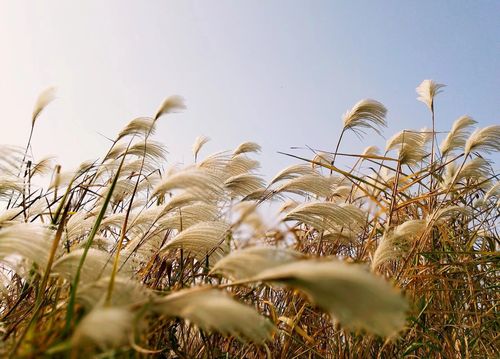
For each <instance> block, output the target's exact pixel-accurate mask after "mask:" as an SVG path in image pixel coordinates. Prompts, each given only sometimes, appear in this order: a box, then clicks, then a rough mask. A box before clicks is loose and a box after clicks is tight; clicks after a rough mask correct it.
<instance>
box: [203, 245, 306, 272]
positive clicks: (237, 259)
mask: <svg viewBox="0 0 500 359" xmlns="http://www.w3.org/2000/svg"><path fill="white" fill-rule="evenodd" d="M302 258H304V255H303V254H302V253H299V252H296V251H294V250H291V249H285V248H276V247H251V248H246V249H241V250H236V251H233V252H231V253H229V254H228V255H227V256H225V257H224V258H222V259H221V260H220V261H218V262H217V263H215V265H214V266H213V268H212V270H211V273H217V274H222V275H223V276H224V277H228V278H230V279H231V280H240V279H245V278H251V277H254V276H256V275H257V274H259V273H260V272H262V271H264V270H266V269H271V268H274V267H277V266H280V265H283V264H287V263H291V262H295V261H297V260H299V259H302Z"/></svg>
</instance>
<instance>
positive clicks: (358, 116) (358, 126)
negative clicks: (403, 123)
mask: <svg viewBox="0 0 500 359" xmlns="http://www.w3.org/2000/svg"><path fill="white" fill-rule="evenodd" d="M386 114H387V109H386V108H385V107H384V105H382V104H381V103H380V102H378V101H375V100H372V99H364V100H361V101H359V102H357V103H356V104H355V105H354V107H353V108H352V109H350V110H348V111H347V112H346V113H345V114H344V116H343V117H342V121H343V124H344V130H352V131H354V132H359V131H361V132H363V131H362V130H363V129H365V128H366V129H372V130H374V131H375V132H377V133H378V134H380V133H381V132H380V128H381V127H387V123H386V121H385V116H386Z"/></svg>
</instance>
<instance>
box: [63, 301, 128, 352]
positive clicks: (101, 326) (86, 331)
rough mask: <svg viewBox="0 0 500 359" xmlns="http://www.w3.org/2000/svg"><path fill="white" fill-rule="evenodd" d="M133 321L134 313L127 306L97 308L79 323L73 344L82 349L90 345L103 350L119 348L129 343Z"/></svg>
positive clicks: (73, 337) (72, 340)
mask: <svg viewBox="0 0 500 359" xmlns="http://www.w3.org/2000/svg"><path fill="white" fill-rule="evenodd" d="M133 322H134V315H133V314H132V312H130V311H129V310H127V309H126V308H115V307H101V308H95V309H94V310H92V311H91V312H90V313H89V314H87V315H86V316H85V317H83V319H82V320H81V322H80V323H79V324H78V326H77V327H76V329H75V332H74V334H73V336H72V338H71V344H72V345H73V347H75V348H80V350H82V351H84V350H85V349H87V348H88V347H89V345H91V346H96V347H98V348H99V349H101V350H106V349H108V350H109V349H114V348H119V347H120V346H122V345H125V344H127V343H128V341H129V337H130V336H131V334H132V332H133Z"/></svg>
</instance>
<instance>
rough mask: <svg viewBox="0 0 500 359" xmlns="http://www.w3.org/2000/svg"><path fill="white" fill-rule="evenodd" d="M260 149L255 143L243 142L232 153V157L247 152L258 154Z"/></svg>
mask: <svg viewBox="0 0 500 359" xmlns="http://www.w3.org/2000/svg"><path fill="white" fill-rule="evenodd" d="M260 151H261V147H260V146H259V145H258V144H257V143H255V142H243V143H241V144H240V145H239V146H238V147H236V149H235V150H234V151H233V156H237V155H239V154H241V153H248V152H260Z"/></svg>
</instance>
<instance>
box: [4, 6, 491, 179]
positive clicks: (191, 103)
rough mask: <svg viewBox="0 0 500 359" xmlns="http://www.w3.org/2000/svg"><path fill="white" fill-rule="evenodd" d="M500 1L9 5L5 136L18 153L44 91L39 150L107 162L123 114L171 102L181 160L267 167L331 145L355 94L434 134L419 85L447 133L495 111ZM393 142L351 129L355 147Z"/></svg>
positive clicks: (168, 123)
mask: <svg viewBox="0 0 500 359" xmlns="http://www.w3.org/2000/svg"><path fill="white" fill-rule="evenodd" d="M499 24H500V2H499V1H457V0H453V1H451V0H450V1H404V2H402V1H305V0H304V1H176V2H173V1H123V0H121V1H80V2H76V1H63V0H61V1H55V0H54V1H43V2H41V1H39V2H34V1H29V2H28V1H16V0H11V1H8V0H0V54H1V56H0V122H1V127H0V128H1V130H0V143H9V144H18V145H24V143H25V141H26V139H27V135H28V131H29V125H30V114H31V111H32V106H33V102H34V100H35V98H36V96H37V94H38V93H39V92H40V91H41V90H42V89H44V88H45V87H47V86H49V85H56V86H57V87H58V99H57V100H56V101H55V102H54V103H53V104H51V106H50V108H48V109H47V111H46V112H45V113H44V114H43V116H42V117H41V118H40V120H39V123H38V124H37V129H36V131H35V139H34V142H33V148H34V153H35V155H36V156H38V157H40V156H42V155H46V154H57V155H58V156H59V159H60V161H61V162H62V163H63V165H67V166H73V165H76V164H78V163H79V162H81V161H83V160H86V159H91V158H95V157H97V156H99V155H100V154H102V152H103V151H104V150H105V147H106V146H107V142H106V140H105V139H103V138H102V137H101V136H99V135H98V134H97V132H100V133H103V134H105V135H107V136H110V137H113V136H114V135H115V134H116V133H117V131H118V130H119V129H120V128H121V127H123V126H124V125H125V124H126V123H127V122H128V121H129V120H131V119H132V118H134V117H137V116H141V115H152V114H153V112H154V111H155V110H156V108H157V106H158V105H159V104H160V103H161V101H162V100H163V99H164V98H165V97H166V96H168V95H171V94H180V95H182V96H184V97H185V98H186V100H187V105H188V110H187V111H186V112H185V113H184V114H179V115H173V116H171V117H170V118H169V117H166V118H162V123H161V124H160V126H159V131H158V133H157V136H156V138H157V139H158V140H160V141H162V142H164V143H166V144H167V146H168V148H169V150H170V152H171V154H170V156H169V159H170V160H171V161H172V162H178V161H182V160H185V161H186V162H188V161H190V160H191V159H190V158H189V156H190V149H191V144H192V142H193V140H194V138H195V137H196V136H198V135H207V136H209V137H211V138H212V141H211V142H210V143H209V144H207V146H206V147H205V150H204V152H203V153H204V154H207V153H208V152H214V151H217V150H222V149H229V148H233V147H235V146H236V145H238V144H239V143H240V142H242V141H245V140H253V141H256V142H258V143H260V144H261V145H262V147H263V149H264V156H261V158H260V160H261V161H262V163H263V166H264V172H265V173H266V174H267V175H271V174H273V173H274V172H276V171H277V170H278V169H280V168H282V167H284V166H286V165H288V164H290V163H291V160H290V159H287V158H284V157H282V156H280V155H278V154H276V151H278V150H287V149H288V148H289V147H290V146H303V145H306V144H307V145H310V146H313V147H317V148H322V149H325V150H333V148H334V145H335V143H336V140H337V138H338V135H339V131H340V129H341V115H342V114H343V113H344V111H345V110H347V109H348V108H350V107H351V106H352V105H353V104H354V103H355V102H357V101H358V100H360V99H362V98H367V97H369V98H374V99H377V100H379V101H381V102H382V103H384V104H385V105H386V107H387V108H388V109H389V114H388V121H389V123H390V129H389V130H387V131H386V132H385V135H386V137H390V136H391V135H392V134H393V133H394V132H395V131H398V130H401V129H404V128H412V129H420V128H422V127H424V126H430V119H429V115H428V110H427V109H426V107H425V105H423V104H422V103H420V102H417V101H416V93H415V87H416V86H417V85H418V84H419V83H420V82H421V81H422V80H424V79H428V78H430V79H434V80H435V81H437V82H440V83H445V84H447V85H448V86H447V87H446V88H445V91H444V93H443V94H441V95H439V97H438V98H437V100H436V108H437V122H438V126H437V127H438V130H448V129H449V127H450V125H451V123H452V122H453V121H454V120H455V119H456V118H457V117H459V116H460V115H463V114H469V115H471V116H473V117H474V118H475V119H476V120H477V121H478V122H479V124H480V126H486V125H489V124H493V123H498V122H499V117H498V116H499V114H500V101H499V100H500V98H499V93H500V91H499V90H500V76H499V68H500V26H499ZM370 144H377V145H379V146H381V147H383V146H384V144H385V141H384V139H382V138H380V137H377V136H376V135H375V134H370V135H369V136H367V137H366V138H365V140H364V141H359V140H358V139H357V138H356V137H355V136H354V135H349V136H348V137H347V138H346V140H345V142H344V143H343V146H342V150H343V151H346V152H353V151H359V150H361V149H363V148H364V147H366V146H368V145H370Z"/></svg>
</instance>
